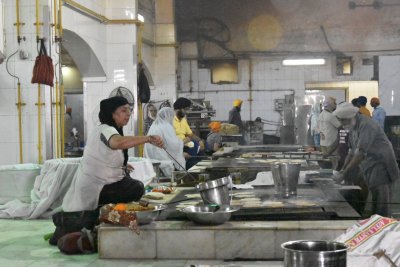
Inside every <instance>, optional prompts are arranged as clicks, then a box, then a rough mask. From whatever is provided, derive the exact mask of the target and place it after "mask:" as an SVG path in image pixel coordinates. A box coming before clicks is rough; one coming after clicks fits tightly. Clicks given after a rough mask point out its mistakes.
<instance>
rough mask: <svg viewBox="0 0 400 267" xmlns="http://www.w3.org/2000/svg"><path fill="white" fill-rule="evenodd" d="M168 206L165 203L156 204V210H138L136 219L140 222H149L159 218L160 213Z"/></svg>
mask: <svg viewBox="0 0 400 267" xmlns="http://www.w3.org/2000/svg"><path fill="white" fill-rule="evenodd" d="M166 208H167V206H165V205H163V204H157V205H154V210H147V211H136V220H137V222H138V224H149V223H151V222H152V221H154V220H155V219H157V218H158V216H159V215H160V213H161V212H162V211H163V210H165V209H166Z"/></svg>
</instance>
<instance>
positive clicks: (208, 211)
mask: <svg viewBox="0 0 400 267" xmlns="http://www.w3.org/2000/svg"><path fill="white" fill-rule="evenodd" d="M239 209H240V206H229V205H218V206H216V205H199V206H189V207H186V208H184V209H182V210H181V211H182V212H183V213H185V214H186V216H187V217H188V218H189V220H191V221H193V222H194V223H197V224H202V225H218V224H223V223H225V222H226V221H229V219H230V218H231V215H232V212H235V211H238V210H239Z"/></svg>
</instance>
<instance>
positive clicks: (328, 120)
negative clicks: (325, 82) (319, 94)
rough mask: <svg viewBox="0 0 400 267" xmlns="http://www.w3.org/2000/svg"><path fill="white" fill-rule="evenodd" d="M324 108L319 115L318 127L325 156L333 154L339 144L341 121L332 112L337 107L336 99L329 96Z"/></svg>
mask: <svg viewBox="0 0 400 267" xmlns="http://www.w3.org/2000/svg"><path fill="white" fill-rule="evenodd" d="M323 107H324V110H323V111H322V112H321V114H320V115H319V117H318V122H317V129H318V130H319V133H320V145H321V152H322V153H323V154H324V156H330V155H331V154H333V153H334V152H335V150H336V148H337V146H338V142H339V138H338V132H339V127H340V126H341V124H340V121H339V120H338V119H337V118H336V117H335V116H334V115H333V114H332V112H333V111H334V110H335V109H336V99H335V98H333V97H328V98H326V99H325V101H324V102H323Z"/></svg>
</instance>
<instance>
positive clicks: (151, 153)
mask: <svg viewBox="0 0 400 267" xmlns="http://www.w3.org/2000/svg"><path fill="white" fill-rule="evenodd" d="M174 116H175V113H174V110H173V109H172V108H169V107H165V108H162V109H160V111H159V112H158V113H157V118H156V120H155V121H154V123H153V124H152V125H151V127H150V130H149V132H148V135H159V136H160V137H161V138H162V139H163V140H164V145H165V149H166V150H167V151H168V153H170V154H171V155H172V156H173V157H174V158H175V159H176V160H177V161H178V162H179V164H180V165H181V166H183V167H184V166H185V158H184V157H183V142H182V140H181V139H179V138H178V137H177V136H176V133H175V129H174V126H173V121H174ZM144 156H145V157H146V158H150V159H156V160H159V161H160V162H161V164H160V169H161V171H162V172H163V173H164V174H165V175H166V176H167V177H172V171H174V169H177V170H182V168H181V167H180V166H179V165H178V164H176V163H175V162H174V161H173V159H171V157H170V156H169V155H168V154H167V153H166V152H165V151H164V150H163V149H161V148H158V147H156V146H153V145H151V144H145V145H144Z"/></svg>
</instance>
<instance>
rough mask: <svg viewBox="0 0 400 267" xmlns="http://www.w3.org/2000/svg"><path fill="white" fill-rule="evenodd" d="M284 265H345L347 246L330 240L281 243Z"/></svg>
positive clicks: (338, 266)
mask: <svg viewBox="0 0 400 267" xmlns="http://www.w3.org/2000/svg"><path fill="white" fill-rule="evenodd" d="M281 247H282V248H283V250H284V266H285V267H310V266H312V267H346V257H347V247H346V245H345V244H343V243H339V242H330V241H306V240H299V241H290V242H286V243H283V244H282V245H281Z"/></svg>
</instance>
